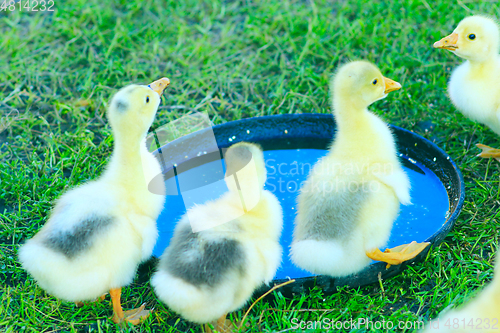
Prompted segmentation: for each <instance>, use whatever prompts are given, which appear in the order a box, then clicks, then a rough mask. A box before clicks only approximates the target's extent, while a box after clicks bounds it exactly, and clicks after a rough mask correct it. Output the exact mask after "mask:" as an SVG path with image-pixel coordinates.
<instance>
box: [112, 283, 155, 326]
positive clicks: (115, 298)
mask: <svg viewBox="0 0 500 333" xmlns="http://www.w3.org/2000/svg"><path fill="white" fill-rule="evenodd" d="M109 294H110V295H111V302H112V303H113V317H112V318H111V320H112V321H113V322H114V323H115V324H122V323H131V324H132V325H138V324H140V323H141V322H143V321H144V320H145V319H146V318H148V317H149V315H150V314H151V311H152V310H151V311H150V310H146V309H145V307H146V304H142V305H141V306H140V307H138V308H137V309H133V310H128V311H123V309H122V305H121V288H116V289H111V290H110V291H109Z"/></svg>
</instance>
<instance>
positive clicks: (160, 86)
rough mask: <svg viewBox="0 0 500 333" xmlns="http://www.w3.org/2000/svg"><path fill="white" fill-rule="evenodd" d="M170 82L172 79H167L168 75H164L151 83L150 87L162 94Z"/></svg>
mask: <svg viewBox="0 0 500 333" xmlns="http://www.w3.org/2000/svg"><path fill="white" fill-rule="evenodd" d="M169 84H170V80H169V79H167V78H166V77H163V78H161V79H159V80H156V81H155V82H153V83H151V84H150V85H149V86H148V87H149V88H151V89H153V90H154V91H156V92H157V93H158V95H160V96H161V94H163V90H165V88H166V87H168V85H169Z"/></svg>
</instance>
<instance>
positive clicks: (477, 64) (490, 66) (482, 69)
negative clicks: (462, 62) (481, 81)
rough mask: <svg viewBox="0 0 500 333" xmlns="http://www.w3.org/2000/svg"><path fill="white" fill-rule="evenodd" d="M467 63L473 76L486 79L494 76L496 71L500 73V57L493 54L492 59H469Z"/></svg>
mask: <svg viewBox="0 0 500 333" xmlns="http://www.w3.org/2000/svg"><path fill="white" fill-rule="evenodd" d="M467 61H468V63H469V70H470V73H471V74H472V75H474V76H480V77H484V76H489V75H492V74H494V73H495V72H496V71H498V67H499V64H500V55H498V54H492V55H491V56H490V57H487V58H485V59H482V60H476V59H467ZM497 75H498V74H497Z"/></svg>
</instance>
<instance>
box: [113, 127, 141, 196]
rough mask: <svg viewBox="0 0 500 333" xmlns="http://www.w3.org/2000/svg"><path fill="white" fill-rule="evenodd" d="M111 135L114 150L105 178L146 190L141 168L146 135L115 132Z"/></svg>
mask: <svg viewBox="0 0 500 333" xmlns="http://www.w3.org/2000/svg"><path fill="white" fill-rule="evenodd" d="M113 133H114V135H113V137H114V149H113V154H112V155H111V161H110V163H109V166H108V170H107V178H108V179H110V180H112V181H114V182H118V183H120V184H121V185H123V186H126V187H132V188H137V187H139V188H145V189H147V184H146V181H145V177H144V171H143V168H142V162H143V161H142V158H143V156H144V154H146V153H147V149H146V144H145V137H146V134H145V133H133V132H132V133H123V132H118V131H116V130H114V131H113Z"/></svg>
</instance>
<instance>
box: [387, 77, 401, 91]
mask: <svg viewBox="0 0 500 333" xmlns="http://www.w3.org/2000/svg"><path fill="white" fill-rule="evenodd" d="M384 83H385V90H384V93H386V94H388V93H390V92H391V91H394V90H399V89H401V84H400V83H398V82H396V81H393V80H391V79H389V78H386V77H385V76H384Z"/></svg>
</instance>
